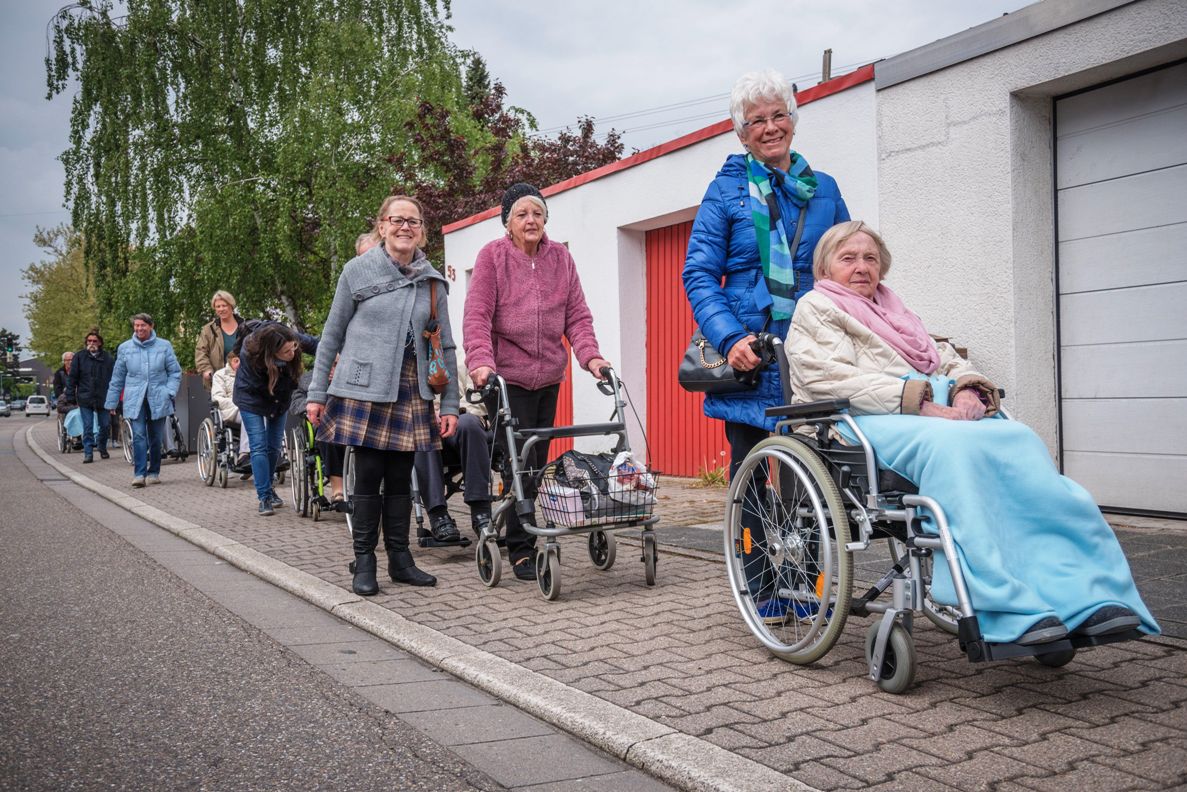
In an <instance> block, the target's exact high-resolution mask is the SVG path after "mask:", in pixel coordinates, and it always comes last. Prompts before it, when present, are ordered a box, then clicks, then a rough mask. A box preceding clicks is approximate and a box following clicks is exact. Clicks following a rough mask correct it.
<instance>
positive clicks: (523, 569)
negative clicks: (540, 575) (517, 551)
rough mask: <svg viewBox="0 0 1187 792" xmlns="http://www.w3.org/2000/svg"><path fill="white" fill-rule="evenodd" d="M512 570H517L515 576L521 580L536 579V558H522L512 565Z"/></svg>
mask: <svg viewBox="0 0 1187 792" xmlns="http://www.w3.org/2000/svg"><path fill="white" fill-rule="evenodd" d="M511 570H512V571H513V572H515V577H517V578H519V579H520V580H535V579H536V559H535V558H534V557H532V556H526V557H524V558H521V559H519V560H518V561H516V562H515V563H514V564H512V565H511Z"/></svg>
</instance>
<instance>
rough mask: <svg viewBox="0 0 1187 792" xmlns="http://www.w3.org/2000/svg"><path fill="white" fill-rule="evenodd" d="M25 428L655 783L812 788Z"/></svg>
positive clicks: (740, 790) (43, 454)
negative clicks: (341, 581) (395, 605)
mask: <svg viewBox="0 0 1187 792" xmlns="http://www.w3.org/2000/svg"><path fill="white" fill-rule="evenodd" d="M34 428H35V427H34V426H30V427H29V428H28V429H27V430H26V432H25V442H26V444H27V445H28V446H29V448H30V449H31V450H32V451H33V453H35V454H36V455H37V456H38V457H40V458H41V460H42V461H43V462H45V463H46V464H47V465H49V466H50V467H52V468H54V469H55V470H57V471H58V472H60V473H61V474H62V475H64V476H65V477H66V478H68V479H70V480H71V481H73V482H74V483H76V484H78V485H79V486H80V487H83V488H84V489H87V490H89V491H91V492H93V493H95V494H96V495H98V496H99V497H101V498H104V499H105V500H108V501H110V502H111V503H114V504H116V505H117V506H120V507H121V508H123V509H126V510H127V511H129V512H132V513H133V514H136V515H137V516H138V517H141V518H142V519H144V520H147V521H148V522H151V523H153V524H154V525H157V526H160V527H161V528H164V529H165V530H167V531H169V532H170V533H172V534H175V535H177V536H179V537H180V538H182V539H185V540H186V541H188V542H190V543H192V544H194V545H196V546H198V547H200V548H202V549H204V550H206V551H208V552H210V553H211V554H213V555H215V556H218V557H219V558H221V559H223V560H225V561H227V562H228V563H231V564H233V565H234V566H236V567H238V568H239V569H242V570H244V571H245V572H248V573H250V574H252V575H255V576H256V577H258V578H260V579H262V580H266V581H267V582H269V583H272V584H273V585H275V586H277V587H279V588H281V589H284V590H285V591H287V592H289V593H290V594H293V595H295V596H297V597H300V598H301V599H303V600H305V601H306V602H309V603H311V604H313V605H316V606H318V607H319V608H322V609H323V610H326V611H328V612H329V613H331V614H333V615H334V616H337V617H339V618H341V619H342V620H343V621H346V622H349V623H350V624H353V625H354V626H356V627H359V628H360V629H362V630H365V631H367V632H369V633H371V634H372V635H374V636H376V637H378V638H381V639H383V640H385V641H387V642H388V643H391V644H393V645H395V646H397V647H399V648H400V649H403V650H404V651H406V652H408V653H409V654H412V655H415V656H416V657H418V658H420V659H421V660H423V661H424V662H426V663H428V664H429V665H432V666H434V667H436V668H440V669H441V670H443V671H446V672H447V673H449V674H451V675H453V676H455V677H457V678H458V679H461V680H462V681H464V682H466V683H468V684H470V685H473V686H474V687H476V688H478V689H479V690H482V691H484V692H486V693H489V694H490V695H492V696H495V697H496V698H498V699H501V700H503V701H505V702H507V703H508V704H511V705H512V706H515V707H517V708H518V709H521V710H523V711H525V712H527V713H529V714H531V715H534V716H536V717H538V718H540V719H541V720H543V721H545V722H547V723H549V724H551V725H553V726H555V727H557V728H558V729H562V730H564V731H566V732H568V733H569V734H572V735H573V736H575V737H577V738H579V739H581V740H583V741H585V742H587V743H589V744H590V745H593V746H595V747H597V748H599V749H601V750H603V751H605V752H607V753H609V754H611V755H613V756H616V757H618V758H619V759H621V760H623V761H624V762H626V763H628V764H630V765H633V766H635V767H637V768H639V769H640V770H643V771H644V772H646V773H648V774H649V775H652V776H654V777H656V778H658V779H660V780H662V781H664V782H665V783H668V784H671V785H672V786H675V787H677V788H679V789H683V790H688V791H689V792H710V791H713V792H718V791H719V792H767V790H771V792H776V791H778V792H788V791H789V790H795V791H796V792H817V790H815V788H814V787H810V786H808V785H806V784H803V783H801V782H799V781H796V780H795V779H793V778H791V777H790V776H787V775H784V774H783V773H780V772H778V771H776V770H773V769H772V768H770V767H767V766H766V765H764V764H760V763H759V762H755V761H754V760H752V759H747V758H746V757H743V756H739V755H738V754H735V753H732V752H730V751H727V750H725V749H724V748H721V747H719V746H716V745H713V744H712V743H709V742H706V741H705V740H702V739H700V738H699V737H694V736H692V735H688V734H683V733H681V732H678V731H676V730H675V729H673V728H672V727H670V726H666V725H664V724H662V723H659V722H658V721H654V720H652V719H650V718H647V717H645V716H643V715H639V714H638V713H635V712H631V711H630V710H628V709H625V708H623V707H620V706H618V705H616V704H612V703H610V702H608V701H605V700H603V699H600V698H598V697H596V696H593V695H591V694H589V693H585V692H583V691H580V690H577V689H575V688H571V687H569V686H568V685H565V684H564V683H562V682H558V681H556V680H555V679H552V678H550V677H547V676H544V675H543V674H540V673H538V672H535V671H531V670H529V669H527V668H524V667H522V666H519V665H516V664H515V663H512V662H510V661H508V660H505V659H503V658H501V657H499V656H497V655H494V654H491V653H490V652H486V651H484V650H482V649H478V648H475V647H473V646H470V645H469V644H466V643H464V642H462V641H459V640H457V639H456V638H451V637H450V636H448V635H445V634H444V633H442V632H439V631H437V630H434V629H432V628H430V627H425V626H424V625H422V624H418V623H416V622H413V621H409V620H408V619H406V618H404V617H403V616H400V615H399V614H397V613H393V612H392V611H390V610H388V609H387V608H385V607H383V606H381V605H377V604H376V603H374V602H370V601H368V600H365V599H363V598H361V597H359V596H357V595H355V594H353V593H351V592H348V591H345V590H343V589H341V588H339V587H338V586H335V585H333V584H332V583H328V582H326V581H324V580H322V579H321V578H319V577H317V576H315V575H311V574H309V573H308V572H304V571H302V570H299V569H296V568H294V567H291V566H289V565H288V564H285V563H282V562H280V561H277V560H276V559H274V558H272V557H271V556H268V555H265V554H264V553H261V552H259V551H258V550H254V549H252V548H250V547H248V546H246V545H244V544H242V543H240V542H237V541H235V540H233V539H228V538H227V537H225V536H223V535H221V534H219V533H217V532H215V531H212V530H210V529H208V528H205V527H203V526H200V525H197V524H195V523H191V522H189V521H187V520H183V519H181V518H180V517H176V516H174V515H172V514H169V513H168V512H165V511H163V510H161V509H158V508H156V507H155V506H150V505H149V504H146V503H144V502H143V501H140V500H138V499H136V498H134V497H132V496H131V495H129V494H127V493H125V492H121V491H119V490H116V489H114V488H112V487H109V486H107V485H106V484H101V483H99V482H97V481H95V480H94V479H92V478H90V477H89V476H85V475H83V474H82V473H79V472H77V471H75V470H73V469H72V468H70V467H67V466H66V465H63V464H62V463H60V462H59V461H58V460H57V459H55V458H54V457H53V456H52V455H50V454H49V453H48V452H47V451H46V450H45V449H43V448H42V447H41V445H40V444H39V443H38V442H37V441H36V440H35V439H34V437H33V429H34Z"/></svg>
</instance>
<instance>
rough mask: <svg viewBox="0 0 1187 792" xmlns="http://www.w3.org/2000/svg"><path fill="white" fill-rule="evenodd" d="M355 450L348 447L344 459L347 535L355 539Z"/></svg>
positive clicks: (343, 484)
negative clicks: (353, 521)
mask: <svg viewBox="0 0 1187 792" xmlns="http://www.w3.org/2000/svg"><path fill="white" fill-rule="evenodd" d="M354 489H355V480H354V448H352V447H350V446H347V447H346V453H345V454H344V455H343V457H342V495H343V497H344V498H346V511H345V512H343V514H344V515H345V516H346V533H347V534H348V535H349V536H350V537H351V538H353V537H354V525H353V523H352V520H353V519H354Z"/></svg>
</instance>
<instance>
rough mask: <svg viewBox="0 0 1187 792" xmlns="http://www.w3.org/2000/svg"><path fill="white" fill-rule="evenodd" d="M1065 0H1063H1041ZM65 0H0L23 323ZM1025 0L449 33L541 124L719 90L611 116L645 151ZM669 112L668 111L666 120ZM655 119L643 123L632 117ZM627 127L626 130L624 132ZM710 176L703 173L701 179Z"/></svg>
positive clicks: (630, 0) (8, 265) (703, 3)
mask: <svg viewBox="0 0 1187 792" xmlns="http://www.w3.org/2000/svg"><path fill="white" fill-rule="evenodd" d="M1046 1H1047V2H1066V1H1067V0H1046ZM65 4H66V3H65V2H64V0H25V1H24V2H12V0H6V2H4V10H5V20H4V22H5V24H4V26H3V31H2V32H0V326H3V327H7V328H9V329H10V330H15V331H17V332H19V333H21V335H22V338H26V337H27V335H28V323H27V322H26V320H25V317H24V314H23V312H22V305H23V302H24V300H23V299H22V295H23V294H25V292H26V291H27V290H28V287H27V285H26V283H25V282H24V281H23V280H22V278H21V270H22V269H23V268H24V267H26V266H28V265H29V264H30V263H31V262H35V261H40V260H42V258H43V257H44V254H43V252H42V251H41V250H39V249H38V248H37V247H36V246H35V245H34V244H33V232H34V229H35V228H36V226H38V225H41V226H52V225H55V224H57V223H60V222H64V221H66V220H68V219H69V214H68V212H67V211H66V210H65V209H63V208H62V206H61V204H62V182H63V178H64V177H63V173H62V167H61V164H60V163H59V162H58V161H57V156H58V155H59V154H60V153H61V152H62V151H63V150H64V149H65V148H66V145H67V139H68V134H69V111H70V106H69V105H70V100H69V98H68V97H58V98H57V99H55V100H54V101H52V102H47V101H46V100H45V92H46V88H45V69H44V66H43V59H44V57H45V25H46V22H47V21H48V20H49V18H50V17H51V16H52V15H53V13H54V12H55V11H57V10H58V9H59V8H61V7H62V6H63V5H65ZM1029 4H1030V3H1029V2H1028V0H900V1H899V2H896V3H871V2H868V0H797V1H796V2H779V1H778V0H732V2H726V3H723V2H720V0H679V1H677V0H660V1H659V2H640V0H601V2H598V3H522V2H508V1H507V0H454V3H453V20H452V24H453V27H454V28H455V33H454V36H453V39H454V42H455V43H456V44H457V45H458V46H460V47H463V48H467V49H474V50H477V51H479V52H480V53H482V55H483V56H484V57H485V58H486V60H487V63H488V65H489V67H490V71H491V74H492V75H494V76H495V77H497V78H498V79H500V80H502V81H503V84H504V85H506V86H507V89H508V101H509V102H510V103H511V104H515V105H519V106H521V107H524V108H526V109H527V110H529V111H531V112H532V113H533V114H535V116H536V119H537V121H538V122H539V124H540V127H541V129H544V130H547V129H554V128H556V127H560V126H563V125H566V124H571V123H572V122H573V121H574V120H575V119H576V118H577V116H578V115H592V116H595V117H606V116H617V115H621V114H625V113H631V112H634V111H640V110H647V109H651V108H655V107H659V106H662V105H670V104H675V103H682V102H689V101H690V100H702V99H707V98H710V97H716V98H715V99H711V100H710V101H704V102H700V103H696V104H690V105H689V106H686V107H681V108H673V109H671V110H668V111H666V112H664V113H661V114H652V115H641V116H637V117H634V118H627V119H621V120H617V121H613V122H610V123H608V124H601V123H599V128H601V127H603V126H607V127H608V126H610V125H613V126H615V127H617V128H619V129H622V130H626V131H627V133H628V134H627V135H626V136H625V138H624V140H625V142H626V144H627V151H628V152H629V151H630V149H631V148H639V149H645V148H648V147H650V146H653V145H656V144H658V143H661V142H663V141H665V140H670V139H671V138H674V137H678V136H679V135H682V134H684V133H686V132H689V131H692V130H694V129H699V128H701V127H703V126H707V125H708V124H710V123H713V122H714V121H717V120H721V119H723V118H725V117H726V115H727V109H726V100H725V99H724V98H721V97H722V96H723V95H724V94H726V93H728V91H729V89H730V86H731V85H732V83H733V80H734V78H736V77H737V76H738V75H739V74H741V73H742V72H745V71H749V70H752V69H757V68H764V67H767V66H773V67H775V68H777V69H779V70H780V71H782V72H783V73H784V74H785V75H787V76H788V77H789V78H792V79H796V78H799V86H800V88H805V87H807V86H809V85H812V84H814V83H815V82H816V81H817V80H818V79H819V72H820V63H821V53H822V52H823V50H824V49H825V48H827V47H831V48H832V50H833V71H834V74H836V73H840V72H841V71H843V70H848V69H843V68H842V67H852V66H855V65H858V64H862V63H868V62H870V61H873V60H876V59H878V58H883V57H887V56H890V55H895V54H898V53H900V52H903V51H906V50H908V49H912V48H914V47H917V46H920V45H922V44H926V43H928V42H931V41H934V40H936V39H938V38H943V37H944V36H948V35H951V34H952V33H956V32H958V31H961V30H964V29H966V28H969V27H973V26H974V25H978V24H981V23H982V22H987V21H989V20H990V19H993V18H994V17H996V16H998V15H1000V14H1002V13H1006V12H1010V11H1014V10H1017V9H1019V8H1021V7H1023V6H1026V5H1029ZM673 121H677V122H676V123H670V122H673ZM643 127H651V128H650V129H642V128H643ZM632 130H635V131H632ZM710 175H711V174H706V179H707V178H709V176H710Z"/></svg>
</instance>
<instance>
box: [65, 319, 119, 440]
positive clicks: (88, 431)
mask: <svg viewBox="0 0 1187 792" xmlns="http://www.w3.org/2000/svg"><path fill="white" fill-rule="evenodd" d="M114 369H115V360H113V359H112V357H111V355H110V354H109V353H108V352H107V350H105V349H104V348H103V336H101V335H99V329H98V328H92V329H91V331H90V332H89V333H87V337H86V339H85V340H84V341H83V348H82V349H80V350H78V352H76V353H75V354H74V360H73V362H72V363H71V367H70V377H69V381H68V384H67V386H66V391H67V393H68V394H69V396H70V399H71V400H72V401H73V402H74V403H75V404H77V405H78V411H79V417H80V418H82V461H83V463H84V464H85V463H87V462H92V461H94V456H93V454H94V449H95V446H96V445H97V446H98V447H99V456H100V457H101V458H103V459H107V458H108V457H109V456H110V454H108V453H107V434H108V426H109V421H108V414H107V411H106V410H104V409H103V400H104V399H105V398H106V397H107V388H108V386H109V385H111V374H112V372H113V371H114ZM96 423H97V424H98V425H99V437H98V441H97V442H96V438H95V424H96Z"/></svg>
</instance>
